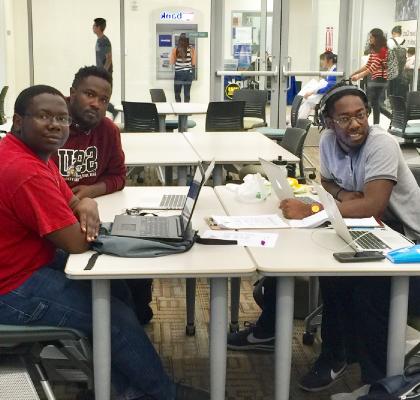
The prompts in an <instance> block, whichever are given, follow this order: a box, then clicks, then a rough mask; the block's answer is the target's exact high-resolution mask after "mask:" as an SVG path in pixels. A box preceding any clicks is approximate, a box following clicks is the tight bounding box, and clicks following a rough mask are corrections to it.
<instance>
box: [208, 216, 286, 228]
mask: <svg viewBox="0 0 420 400" xmlns="http://www.w3.org/2000/svg"><path fill="white" fill-rule="evenodd" d="M211 219H212V222H213V223H214V224H215V225H216V226H217V227H218V228H220V229H277V228H290V227H289V225H288V224H287V223H286V222H284V221H283V220H282V219H281V218H280V217H279V216H278V215H277V214H267V215H244V216H226V215H213V216H212V217H211Z"/></svg>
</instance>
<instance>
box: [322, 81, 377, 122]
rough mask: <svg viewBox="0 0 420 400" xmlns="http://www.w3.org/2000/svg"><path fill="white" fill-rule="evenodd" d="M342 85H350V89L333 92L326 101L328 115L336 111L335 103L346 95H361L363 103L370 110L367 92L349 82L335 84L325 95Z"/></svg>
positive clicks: (330, 115)
mask: <svg viewBox="0 0 420 400" xmlns="http://www.w3.org/2000/svg"><path fill="white" fill-rule="evenodd" d="M342 86H348V89H347V90H342V91H339V92H338V93H337V94H333V95H332V96H331V97H329V98H328V99H327V100H326V102H325V110H326V115H327V116H328V117H332V113H333V111H334V107H335V103H336V102H337V101H338V100H340V99H341V98H343V97H345V96H357V97H360V99H361V100H362V101H363V104H364V105H365V107H366V110H369V103H368V99H367V96H366V94H365V92H363V91H362V90H361V89H359V88H358V87H357V86H354V85H349V84H348V82H346V81H343V82H339V83H337V85H335V86H333V87H332V88H331V89H330V90H328V91H327V92H326V93H325V95H324V96H325V97H327V96H328V94H329V93H331V92H333V91H334V90H336V89H337V88H339V87H342Z"/></svg>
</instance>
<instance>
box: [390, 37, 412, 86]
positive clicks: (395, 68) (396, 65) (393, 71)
mask: <svg viewBox="0 0 420 400" xmlns="http://www.w3.org/2000/svg"><path fill="white" fill-rule="evenodd" d="M392 40H393V41H394V42H395V47H394V48H393V49H388V56H387V60H386V62H387V67H388V75H387V76H388V80H389V81H392V80H393V79H395V78H397V77H398V76H400V75H402V73H403V71H404V67H405V62H406V61H407V50H406V49H405V48H404V47H401V45H400V44H398V42H397V41H396V40H395V39H394V38H392ZM404 43H405V40H403V42H402V43H401V44H404Z"/></svg>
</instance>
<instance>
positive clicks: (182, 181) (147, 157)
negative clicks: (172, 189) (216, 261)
mask: <svg viewBox="0 0 420 400" xmlns="http://www.w3.org/2000/svg"><path fill="white" fill-rule="evenodd" d="M163 104H164V103H163ZM121 143H122V148H123V150H124V153H125V165H127V166H128V167H139V166H175V167H178V184H179V185H180V186H185V185H186V183H187V166H191V165H197V164H198V162H199V161H200V158H199V157H198V155H197V153H196V152H195V151H194V150H193V149H192V147H191V145H190V144H189V143H188V141H187V140H186V139H185V137H184V136H183V135H182V134H181V133H161V132H122V133H121Z"/></svg>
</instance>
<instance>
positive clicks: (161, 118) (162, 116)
mask: <svg viewBox="0 0 420 400" xmlns="http://www.w3.org/2000/svg"><path fill="white" fill-rule="evenodd" d="M158 119H159V132H166V115H165V114H159V115H158Z"/></svg>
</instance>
